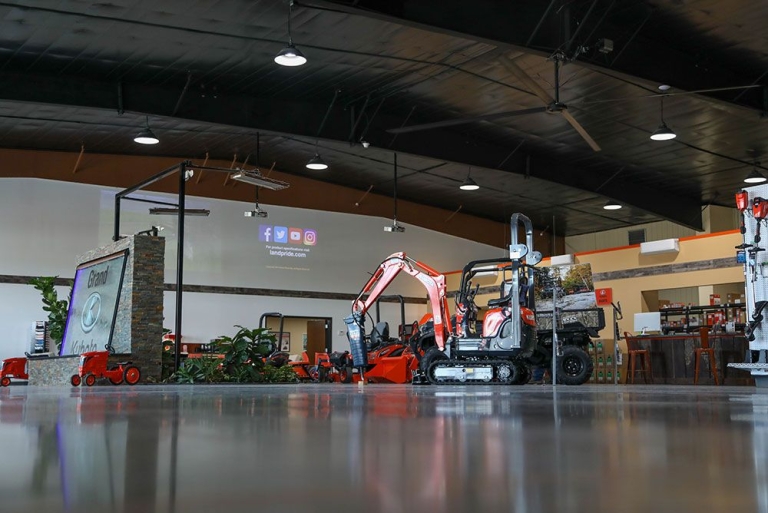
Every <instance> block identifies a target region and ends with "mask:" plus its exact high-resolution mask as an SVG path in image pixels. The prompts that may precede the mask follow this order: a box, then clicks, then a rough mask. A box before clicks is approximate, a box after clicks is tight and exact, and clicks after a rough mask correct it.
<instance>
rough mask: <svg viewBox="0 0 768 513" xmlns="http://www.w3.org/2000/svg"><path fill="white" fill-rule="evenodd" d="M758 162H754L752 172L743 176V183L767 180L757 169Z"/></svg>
mask: <svg viewBox="0 0 768 513" xmlns="http://www.w3.org/2000/svg"><path fill="white" fill-rule="evenodd" d="M758 164H759V162H755V167H754V168H753V169H752V172H751V173H749V174H748V175H747V177H746V178H744V182H745V183H763V182H765V181H767V180H768V178H766V177H765V176H763V174H762V173H761V172H760V171H758V170H757V166H758Z"/></svg>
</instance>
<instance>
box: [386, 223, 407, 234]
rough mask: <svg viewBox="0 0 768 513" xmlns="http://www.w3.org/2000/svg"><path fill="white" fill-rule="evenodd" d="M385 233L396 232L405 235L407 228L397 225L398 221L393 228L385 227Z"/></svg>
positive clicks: (393, 224)
mask: <svg viewBox="0 0 768 513" xmlns="http://www.w3.org/2000/svg"><path fill="white" fill-rule="evenodd" d="M384 231H385V232H395V233H403V232H404V231H405V226H400V225H399V224H397V221H395V222H394V223H392V226H385V227H384Z"/></svg>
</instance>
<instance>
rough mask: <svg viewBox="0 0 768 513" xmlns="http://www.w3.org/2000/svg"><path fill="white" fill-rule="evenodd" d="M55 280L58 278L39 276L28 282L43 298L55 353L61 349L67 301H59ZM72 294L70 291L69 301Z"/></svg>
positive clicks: (67, 307) (65, 322)
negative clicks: (54, 344)
mask: <svg viewBox="0 0 768 513" xmlns="http://www.w3.org/2000/svg"><path fill="white" fill-rule="evenodd" d="M56 278H58V276H41V277H39V278H33V279H31V280H29V284H30V285H32V286H33V287H35V289H37V290H39V291H40V293H41V294H42V296H43V310H45V311H46V312H48V333H49V335H50V337H51V340H53V341H54V342H55V343H56V353H57V354H58V352H59V350H60V349H61V341H62V340H63V339H64V328H65V327H66V325H67V310H68V309H69V301H67V300H65V299H59V296H58V293H57V292H56V286H55V284H56ZM71 296H72V292H71V291H70V299H71Z"/></svg>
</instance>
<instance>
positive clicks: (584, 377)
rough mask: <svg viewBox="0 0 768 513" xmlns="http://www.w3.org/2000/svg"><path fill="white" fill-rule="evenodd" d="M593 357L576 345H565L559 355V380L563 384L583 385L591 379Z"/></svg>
mask: <svg viewBox="0 0 768 513" xmlns="http://www.w3.org/2000/svg"><path fill="white" fill-rule="evenodd" d="M593 368H594V367H593V364H592V358H590V357H589V354H587V352H586V351H584V350H583V349H581V348H579V347H576V346H564V347H563V354H562V356H558V357H557V382H558V383H562V384H563V385H581V384H584V383H586V382H587V381H589V378H590V377H591V376H592V370H593Z"/></svg>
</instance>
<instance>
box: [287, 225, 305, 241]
mask: <svg viewBox="0 0 768 513" xmlns="http://www.w3.org/2000/svg"><path fill="white" fill-rule="evenodd" d="M303 234H304V231H303V230H302V229H301V228H288V242H290V243H291V244H301V239H302V235H303Z"/></svg>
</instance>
